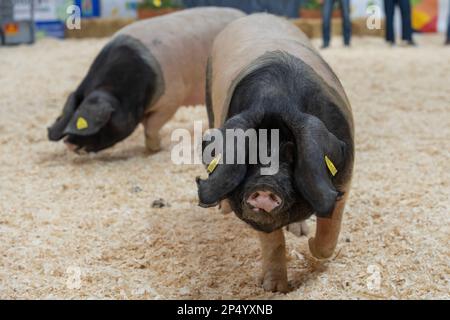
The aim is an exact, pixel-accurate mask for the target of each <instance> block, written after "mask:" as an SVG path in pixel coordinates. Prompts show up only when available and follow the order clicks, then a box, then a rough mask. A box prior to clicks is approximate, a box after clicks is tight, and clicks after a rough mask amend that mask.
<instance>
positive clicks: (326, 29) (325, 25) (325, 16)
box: [322, 0, 334, 48]
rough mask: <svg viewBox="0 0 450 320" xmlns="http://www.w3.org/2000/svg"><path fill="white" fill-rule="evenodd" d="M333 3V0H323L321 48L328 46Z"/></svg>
mask: <svg viewBox="0 0 450 320" xmlns="http://www.w3.org/2000/svg"><path fill="white" fill-rule="evenodd" d="M333 4H334V0H323V5H322V36H323V46H322V48H328V47H329V46H330V38H331V35H330V34H331V15H332V14H333Z"/></svg>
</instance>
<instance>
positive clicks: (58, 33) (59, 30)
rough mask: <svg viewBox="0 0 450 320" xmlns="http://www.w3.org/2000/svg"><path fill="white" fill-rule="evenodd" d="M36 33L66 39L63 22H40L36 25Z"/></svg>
mask: <svg viewBox="0 0 450 320" xmlns="http://www.w3.org/2000/svg"><path fill="white" fill-rule="evenodd" d="M35 25H36V32H37V33H38V34H40V33H42V34H44V35H45V36H46V37H52V38H58V39H64V32H65V24H64V22H62V21H39V22H36V23H35Z"/></svg>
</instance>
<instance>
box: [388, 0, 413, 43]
mask: <svg viewBox="0 0 450 320" xmlns="http://www.w3.org/2000/svg"><path fill="white" fill-rule="evenodd" d="M409 1H410V0H384V10H385V12H386V40H387V41H389V42H392V43H394V42H395V33H394V15H395V6H396V5H397V6H399V7H400V12H401V15H402V40H405V41H412V25H411V4H410V2H409Z"/></svg>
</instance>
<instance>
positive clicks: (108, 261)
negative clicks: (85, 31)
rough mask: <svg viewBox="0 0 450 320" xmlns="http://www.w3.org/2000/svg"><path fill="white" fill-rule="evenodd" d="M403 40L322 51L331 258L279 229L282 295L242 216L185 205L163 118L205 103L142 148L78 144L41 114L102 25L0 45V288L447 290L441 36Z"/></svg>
mask: <svg viewBox="0 0 450 320" xmlns="http://www.w3.org/2000/svg"><path fill="white" fill-rule="evenodd" d="M418 40H419V44H420V46H419V47H418V48H401V47H397V48H388V47H387V46H386V45H385V44H384V43H383V42H382V40H381V39H375V38H361V39H355V41H354V44H353V48H352V49H345V48H343V47H342V46H341V45H340V44H339V43H337V44H335V46H334V47H333V48H331V49H330V50H326V51H324V52H323V56H324V57H325V59H326V60H327V61H328V62H329V63H330V64H331V66H332V67H333V68H334V70H335V71H336V73H337V74H338V76H339V77H340V79H341V80H342V82H343V85H344V87H345V88H346V90H347V93H348V95H349V98H350V100H351V102H352V105H353V109H354V115H355V123H356V125H357V135H356V146H357V162H356V170H355V176H354V182H353V188H352V193H351V200H350V201H349V205H348V208H347V211H346V214H345V221H344V227H343V232H342V234H341V238H340V242H339V247H338V251H337V253H336V255H335V256H334V258H333V259H331V260H330V261H325V262H322V261H317V260H315V259H314V258H312V257H311V255H310V254H309V252H308V249H307V241H306V239H305V238H296V237H295V236H293V235H290V234H288V235H287V247H288V253H289V265H288V266H289V271H288V272H289V278H290V281H291V286H292V287H293V290H292V292H290V293H289V294H287V295H279V294H272V293H266V292H264V291H263V290H262V289H261V287H260V286H259V285H258V283H257V277H258V274H259V270H260V261H259V259H260V257H259V248H258V241H257V237H256V236H255V233H254V231H252V230H251V229H250V228H249V227H247V226H246V225H245V224H244V223H242V222H240V221H239V220H238V219H237V218H235V217H234V216H233V215H226V216H223V215H221V214H219V213H218V212H217V210H216V209H208V210H205V209H202V208H199V207H198V206H197V195H196V186H195V179H194V178H195V177H196V176H197V175H203V174H204V168H203V167H202V166H199V165H191V166H189V165H188V166H176V165H174V164H172V162H171V160H170V148H171V141H170V134H171V132H172V130H173V129H175V128H179V127H181V128H186V129H189V130H191V131H192V128H193V124H192V122H193V120H198V119H202V120H204V121H205V123H206V113H205V110H204V108H202V107H196V108H182V109H181V110H180V111H179V112H178V113H177V115H176V116H175V118H174V119H173V120H172V121H170V123H168V124H167V125H166V127H165V128H164V129H163V145H164V150H163V151H162V152H160V153H158V154H155V155H153V156H148V155H147V154H146V153H145V151H144V143H143V132H142V128H139V129H138V130H137V131H136V132H135V134H133V136H132V137H130V138H129V139H127V140H126V141H125V142H123V143H120V144H119V145H117V146H116V147H114V148H113V149H111V150H108V151H105V152H103V153H100V154H98V155H90V156H85V157H79V156H77V155H75V154H72V153H69V152H68V151H67V150H66V149H65V148H64V146H63V144H53V143H50V142H48V141H47V139H46V130H45V128H46V126H47V125H49V124H50V123H51V122H52V121H53V120H54V118H55V117H56V116H57V115H58V113H59V112H60V110H61V107H62V105H63V103H64V100H65V98H66V96H67V95H68V94H69V93H70V92H71V90H73V89H74V88H75V86H76V85H77V84H78V83H79V81H80V80H81V79H82V77H83V76H84V75H85V72H86V70H87V68H88V67H89V65H90V63H91V61H92V59H93V58H94V56H95V55H96V54H97V53H98V51H99V50H100V49H101V47H102V46H103V45H104V44H105V43H106V40H103V39H102V40H68V41H64V42H59V41H55V40H42V41H39V42H38V43H37V44H36V45H35V46H32V47H30V46H20V47H13V48H2V49H0V68H1V73H0V112H1V117H0V148H1V153H0V298H7V299H17V298H26V299H31V298H33V299H34V298H38V299H52V298H63V299H73V298H82V299H86V298H101V299H167V298H175V299H178V298H186V299H198V298H206V299H209V298H214V299H217V298H244V299H251V298H262V299H266V298H267V299H271V298H281V299H332V298H333V299H347V298H350V299H360V298H361V299H366V298H369V299H372V298H373V299H377V298H388V299H394V298H395V299H413V298H425V299H430V298H444V299H449V298H450V288H449V271H450V268H449V226H450V224H449V209H450V200H449V181H450V173H449V172H450V167H449V159H450V117H449V107H450V105H449V104H450V90H449V83H450V48H448V47H447V48H444V47H443V46H441V45H442V39H441V37H437V36H431V37H430V36H429V37H423V38H420V39H418ZM316 44H317V45H319V43H318V42H317V43H316ZM159 199H163V201H159V203H156V205H154V201H155V200H159ZM310 225H311V226H313V225H314V223H313V221H312V222H311V223H310Z"/></svg>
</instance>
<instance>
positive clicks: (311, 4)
mask: <svg viewBox="0 0 450 320" xmlns="http://www.w3.org/2000/svg"><path fill="white" fill-rule="evenodd" d="M301 7H302V8H303V9H307V10H320V9H322V5H321V4H320V3H319V1H317V0H306V1H303V3H302V5H301ZM337 7H338V2H336V3H334V8H335V9H336V8H337Z"/></svg>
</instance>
